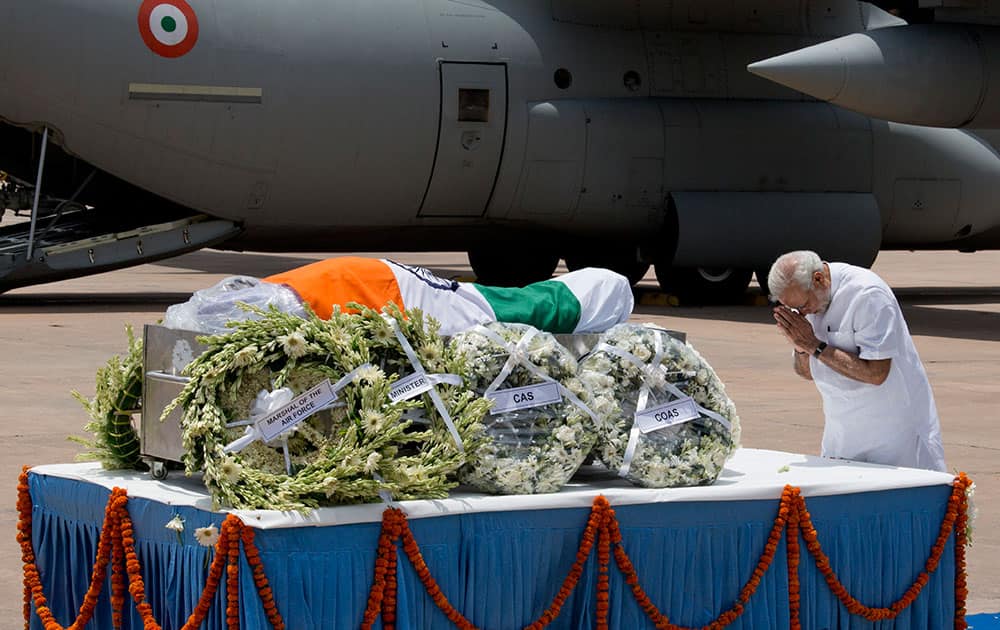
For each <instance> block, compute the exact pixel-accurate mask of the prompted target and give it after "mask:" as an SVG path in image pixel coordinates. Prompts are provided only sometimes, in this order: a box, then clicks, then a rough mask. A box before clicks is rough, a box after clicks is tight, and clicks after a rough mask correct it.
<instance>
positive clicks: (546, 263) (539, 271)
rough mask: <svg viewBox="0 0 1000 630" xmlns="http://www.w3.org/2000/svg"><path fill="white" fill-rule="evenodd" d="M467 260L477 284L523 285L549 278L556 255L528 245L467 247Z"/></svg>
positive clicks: (557, 258) (555, 264) (557, 260)
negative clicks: (524, 247)
mask: <svg viewBox="0 0 1000 630" xmlns="http://www.w3.org/2000/svg"><path fill="white" fill-rule="evenodd" d="M469 264H470V265H472V270H473V271H474V272H475V273H476V282H478V283H480V284H489V285H493V286H498V287H523V286H524V285H527V284H531V283H532V282H539V281H541V280H548V279H549V278H551V277H552V273H553V272H554V271H555V270H556V266H557V265H558V264H559V256H558V255H556V254H550V253H547V252H544V251H539V250H532V249H528V250H527V251H525V250H520V249H516V248H512V249H501V248H493V247H489V248H477V249H472V250H469Z"/></svg>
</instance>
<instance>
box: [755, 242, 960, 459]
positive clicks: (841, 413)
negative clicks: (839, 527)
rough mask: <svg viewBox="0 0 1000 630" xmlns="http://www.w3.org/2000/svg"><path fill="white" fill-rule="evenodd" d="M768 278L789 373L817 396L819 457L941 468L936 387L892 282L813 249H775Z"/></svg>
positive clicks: (942, 457) (941, 457)
mask: <svg viewBox="0 0 1000 630" xmlns="http://www.w3.org/2000/svg"><path fill="white" fill-rule="evenodd" d="M767 282H768V286H769V287H770V289H771V294H772V295H773V296H774V297H775V298H777V300H778V301H779V302H780V305H779V306H777V307H776V308H775V309H774V319H775V321H776V322H777V325H778V331H779V332H781V334H782V335H783V336H784V337H785V338H786V339H787V340H788V342H789V343H790V344H791V345H792V346H793V348H794V350H795V354H794V368H795V373H796V374H798V375H799V376H801V377H802V378H804V379H807V380H811V381H813V382H815V383H816V388H817V389H818V390H819V393H820V396H821V397H822V399H823V412H824V415H825V416H826V423H825V425H824V429H823V448H822V454H823V456H824V457H836V458H843V459H851V460H857V461H863V462H872V463H876V464H888V465H891V466H906V467H910V468H926V469H930V470H940V471H944V470H945V463H944V449H943V447H942V445H941V428H940V425H939V423H938V415H937V409H936V407H935V405H934V394H933V393H931V387H930V383H928V381H927V374H926V373H925V372H924V368H923V365H922V364H921V363H920V357H919V356H918V355H917V349H916V348H915V347H914V345H913V339H912V338H911V337H910V331H909V329H908V328H907V326H906V321H904V319H903V313H902V311H901V310H900V308H899V303H898V302H897V301H896V297H895V296H894V295H893V293H892V290H891V289H890V288H889V286H888V285H887V284H886V283H885V282H884V281H883V280H882V279H881V278H879V277H878V276H877V275H876V274H875V273H873V272H872V271H869V270H868V269H864V268H862V267H855V266H853V265H848V264H844V263H836V262H834V263H828V262H824V261H822V260H821V259H820V257H819V256H818V255H817V254H816V253H815V252H811V251H796V252H790V253H787V254H785V255H783V256H781V257H780V258H778V260H777V261H775V263H774V265H773V266H772V267H771V271H770V273H769V274H768V277H767Z"/></svg>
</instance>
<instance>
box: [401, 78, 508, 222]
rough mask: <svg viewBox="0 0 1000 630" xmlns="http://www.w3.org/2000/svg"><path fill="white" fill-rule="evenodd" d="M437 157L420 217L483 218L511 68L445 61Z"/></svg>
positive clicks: (496, 161)
mask: <svg viewBox="0 0 1000 630" xmlns="http://www.w3.org/2000/svg"><path fill="white" fill-rule="evenodd" d="M440 71H441V119H440V124H439V127H438V145H437V153H436V155H435V157H434V169H433V171H432V172H431V179H430V182H429V183H428V185H427V193H426V194H425V195H424V202H423V204H422V205H421V207H420V212H419V216H422V217H481V216H483V214H484V213H485V212H486V208H487V206H488V205H489V203H490V198H491V197H492V196H493V186H494V185H495V183H496V179H497V173H498V171H499V170H500V160H501V158H502V157H503V148H504V137H505V135H506V131H507V66H506V65H505V64H493V63H458V62H442V63H441V64H440Z"/></svg>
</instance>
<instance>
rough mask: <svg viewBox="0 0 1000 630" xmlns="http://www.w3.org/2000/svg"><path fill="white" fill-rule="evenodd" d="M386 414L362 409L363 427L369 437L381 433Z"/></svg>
mask: <svg viewBox="0 0 1000 630" xmlns="http://www.w3.org/2000/svg"><path fill="white" fill-rule="evenodd" d="M385 420H386V418H385V414H383V413H382V412H381V411H378V410H376V409H362V410H361V427H362V428H363V429H364V430H365V433H367V434H369V435H374V434H376V433H378V432H379V429H381V428H382V425H383V424H385Z"/></svg>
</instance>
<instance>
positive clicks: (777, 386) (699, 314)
mask: <svg viewBox="0 0 1000 630" xmlns="http://www.w3.org/2000/svg"><path fill="white" fill-rule="evenodd" d="M322 257H323V256H322V255H320V254H296V255H279V254H253V253H230V252H219V251H211V250H209V251H202V252H196V253H193V254H188V255H186V256H182V257H179V258H176V259H172V260H167V261H163V262H161V263H159V264H155V265H145V266H141V267H136V268H133V269H125V270H121V271H116V272H111V273H107V274H102V275H98V276H93V277H89V278H81V279H77V280H70V281H65V282H60V283H54V284H49V285H43V286H39V287H29V288H25V289H18V290H15V291H11V292H9V293H6V294H4V295H0V349H2V352H0V357H2V358H3V361H2V363H0V428H2V429H3V431H4V432H5V433H6V434H7V437H6V439H5V440H4V441H5V442H6V443H7V445H8V449H7V450H6V451H4V452H3V453H2V455H0V532H2V533H3V535H0V630H6V629H7V628H11V629H13V628H20V627H22V624H21V621H19V620H20V618H21V597H22V591H21V577H22V571H21V561H20V550H19V548H18V546H17V544H16V542H15V539H14V533H15V523H16V519H17V515H16V510H15V495H16V485H17V475H18V474H19V472H20V470H21V466H22V465H24V464H27V465H37V464H48V463H55V462H68V461H72V460H73V459H74V457H75V455H76V453H77V452H78V451H79V447H78V446H77V445H76V444H73V443H71V442H69V441H67V439H66V438H67V436H69V435H73V434H76V435H81V434H82V432H83V429H82V428H83V425H84V423H85V422H86V416H85V414H84V411H83V409H82V408H81V407H80V406H79V405H78V404H77V403H76V401H75V400H73V398H72V397H71V396H70V390H74V389H76V390H79V391H81V392H83V393H84V394H86V395H88V396H89V395H92V394H93V389H94V371H95V370H96V369H97V368H98V367H99V366H100V365H102V364H103V363H104V362H105V361H106V360H107V359H108V358H109V357H110V356H111V355H112V354H116V353H120V352H122V351H123V350H124V348H125V333H124V327H125V325H126V324H131V325H132V326H134V327H135V329H136V330H137V332H141V328H142V325H143V324H146V323H153V322H155V321H156V320H157V319H158V318H160V316H161V315H162V313H163V311H164V310H165V309H166V307H167V306H168V305H170V304H173V303H176V302H181V301H184V300H186V299H187V298H188V296H189V294H190V293H191V292H192V291H194V290H197V289H200V288H204V287H207V286H210V285H211V284H213V283H215V282H216V281H217V280H218V279H220V278H222V277H224V276H226V275H234V274H246V275H253V276H266V275H268V274H271V273H275V272H278V271H283V270H285V269H289V268H291V267H295V266H298V265H301V264H305V263H307V262H310V261H312V260H316V259H319V258H322ZM388 257H391V258H394V259H396V260H400V261H403V262H408V263H413V264H418V265H424V266H427V267H430V268H431V269H433V270H435V271H436V272H437V273H439V274H440V275H444V276H452V277H454V276H468V275H470V274H471V271H470V269H469V266H468V263H467V260H466V257H465V255H464V254H454V253H422V254H390V255H388ZM997 269H1000V252H980V253H976V254H960V253H957V252H918V253H911V252H884V253H882V254H881V255H880V256H879V259H878V261H877V262H876V264H875V271H877V272H878V273H880V274H881V275H882V276H883V277H884V278H885V279H886V280H887V281H888V282H889V284H890V285H891V286H892V287H893V288H894V289H895V290H896V292H897V295H898V296H899V299H900V302H901V303H902V305H903V310H904V312H905V314H906V317H907V321H908V322H909V326H910V330H911V332H912V333H913V335H914V338H915V340H916V345H917V348H918V350H919V351H920V355H921V357H922V359H923V361H924V364H925V366H926V368H927V372H928V374H929V376H930V379H931V383H932V385H933V387H934V393H935V396H936V397H937V403H938V409H939V412H940V415H941V419H942V430H943V434H944V441H945V453H946V456H947V461H948V465H949V467H951V468H954V469H955V470H959V469H961V470H964V471H966V472H967V473H969V475H971V476H972V478H973V479H974V480H975V482H976V484H977V491H976V503H977V505H978V508H979V516H978V519H977V520H976V523H975V533H974V535H973V546H972V548H971V550H970V553H969V571H970V574H971V576H970V599H969V611H970V612H997V611H1000V527H998V526H1000V432H998V431H997V430H996V428H995V423H996V422H997V421H998V420H1000V379H998V376H1000V279H998V277H997V275H996V270H997ZM641 288H642V289H643V290H648V291H654V290H655V280H654V278H653V276H652V274H650V275H649V276H647V278H646V279H645V280H644V281H643V283H642V284H641ZM751 291H752V292H753V291H757V289H756V287H755V286H754V287H751ZM748 302H752V300H748ZM632 319H633V320H634V321H651V322H655V323H657V324H659V325H661V326H665V327H667V328H672V329H676V330H682V331H685V332H687V333H688V339H689V340H690V341H691V343H693V344H694V346H695V347H696V348H697V349H698V350H699V351H700V352H701V353H702V354H703V355H704V356H705V357H706V358H707V359H708V361H709V362H710V363H711V364H712V365H713V367H714V368H715V369H716V371H717V372H718V374H719V376H720V377H721V378H722V380H723V381H724V382H725V383H726V386H727V389H728V392H729V394H730V396H731V397H732V398H733V400H734V401H735V403H736V406H737V409H738V410H739V414H740V417H741V418H742V423H743V444H744V446H748V447H757V448H769V449H777V450H785V451H790V452H796V453H810V454H817V453H818V452H819V442H820V435H821V432H822V424H823V416H822V411H821V409H820V401H819V396H818V394H817V393H816V391H815V388H814V386H813V385H812V384H811V383H808V382H805V381H802V380H800V379H799V378H798V377H796V376H795V375H794V374H793V372H792V369H791V358H790V353H789V352H788V346H787V345H786V344H785V342H784V341H783V340H782V339H781V337H780V336H779V335H778V333H777V332H776V331H775V330H774V326H773V320H772V319H771V313H770V309H769V308H767V307H765V306H731V307H706V308H695V307H669V306H637V307H636V310H635V313H634V315H633V318H632ZM794 481H795V480H794V478H792V477H790V478H789V482H790V483H794ZM904 586H905V585H900V587H901V588H903V587H904ZM900 594H902V593H900ZM867 603H869V604H871V605H884V604H885V602H867ZM60 621H61V622H63V623H66V622H67V621H68V620H65V619H63V620H60Z"/></svg>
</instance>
